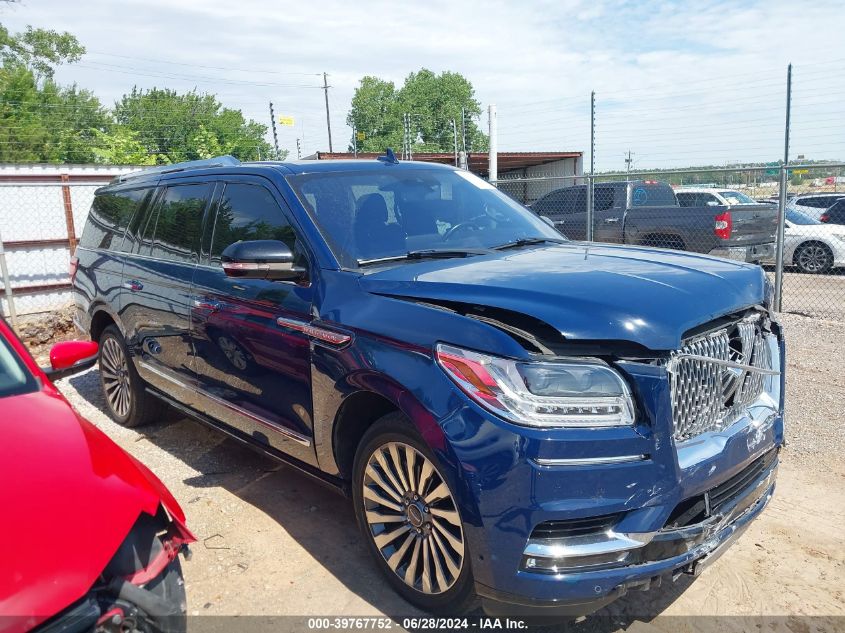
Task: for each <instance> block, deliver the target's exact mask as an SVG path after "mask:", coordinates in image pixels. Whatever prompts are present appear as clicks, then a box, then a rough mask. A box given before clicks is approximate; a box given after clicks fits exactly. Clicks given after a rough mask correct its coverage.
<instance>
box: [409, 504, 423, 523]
mask: <svg viewBox="0 0 845 633" xmlns="http://www.w3.org/2000/svg"><path fill="white" fill-rule="evenodd" d="M408 521H410V522H411V525H413V526H414V527H415V528H418V527H420V526H422V524H423V513H422V510H420V509H419V507H417V506H416V505H410V506H408Z"/></svg>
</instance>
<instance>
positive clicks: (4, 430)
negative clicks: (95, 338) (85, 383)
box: [0, 318, 194, 633]
mask: <svg viewBox="0 0 845 633" xmlns="http://www.w3.org/2000/svg"><path fill="white" fill-rule="evenodd" d="M96 360H97V344H96V343H93V342H90V341H68V342H64V343H57V344H56V345H54V346H53V348H52V350H51V351H50V362H51V367H50V368H49V369H46V370H44V369H41V368H40V367H38V365H36V364H35V361H34V360H33V359H32V357H31V356H30V355H29V353H28V352H27V351H26V348H25V347H24V346H23V344H22V343H21V342H20V340H18V338H17V337H16V336H15V334H14V332H13V331H12V330H11V328H10V327H9V326H8V325H7V324H6V323H5V321H3V319H2V318H0V479H2V481H3V482H5V483H4V485H3V486H0V505H2V507H3V508H5V509H6V511H7V512H6V520H4V521H2V523H0V560H2V561H3V573H2V574H0V631H3V632H4V633H12V632H15V633H17V632H18V631H29V630H30V629H33V628H36V627H37V629H38V630H39V631H68V632H71V631H94V630H95V629H96V630H97V631H101V632H105V631H162V632H165V633H166V632H171V631H184V630H185V617H184V616H185V608H186V605H185V587H184V584H183V581H182V569H181V566H180V563H179V559H178V554H179V552H180V551H186V550H185V549H184V548H186V547H187V544H188V543H190V542H192V541H193V540H194V537H193V535H192V534H191V532H190V531H189V530H188V528H187V527H186V526H185V515H184V514H183V512H182V509H181V508H180V507H179V504H178V503H177V502H176V500H175V499H174V498H173V496H172V495H171V494H170V492H169V491H168V490H167V488H165V487H164V485H163V484H162V483H161V482H160V481H159V480H158V479H157V478H156V476H155V475H153V474H152V473H151V472H150V471H149V470H148V469H147V468H146V467H145V466H144V465H143V464H141V463H140V462H138V461H136V460H135V459H134V458H132V457H130V456H129V455H128V454H127V453H125V452H124V451H123V450H122V449H121V448H120V447H118V446H117V444H115V443H114V442H112V441H111V440H110V439H109V438H108V437H107V436H106V435H105V434H104V433H102V432H101V431H100V430H98V429H97V427H95V426H94V425H93V424H91V423H90V422H88V421H87V420H85V419H84V418H82V417H81V416H80V415H79V414H78V413H77V412H76V411H74V409H73V408H72V407H71V406H70V404H69V403H68V401H67V400H65V398H64V397H63V396H62V394H61V393H60V392H59V391H58V390H57V389H56V388H55V387H54V386H53V383H52V382H51V379H56V378H60V377H63V376H67V375H70V374H72V373H75V372H78V371H81V370H83V369H87V368H89V367H92V366H93V365H94V363H95V362H96Z"/></svg>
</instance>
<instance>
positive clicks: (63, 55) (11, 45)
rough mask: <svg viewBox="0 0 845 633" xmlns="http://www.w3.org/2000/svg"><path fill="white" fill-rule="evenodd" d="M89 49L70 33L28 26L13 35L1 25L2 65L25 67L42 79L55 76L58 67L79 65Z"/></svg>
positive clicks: (0, 57) (0, 53) (0, 55)
mask: <svg viewBox="0 0 845 633" xmlns="http://www.w3.org/2000/svg"><path fill="white" fill-rule="evenodd" d="M84 54H85V47H84V46H82V45H81V44H80V43H79V40H77V39H76V38H75V37H74V36H73V35H71V34H70V33H68V32H66V31H65V32H64V33H59V32H57V31H51V30H47V29H34V28H32V27H31V26H27V27H26V30H25V31H24V32H23V33H15V34H11V33H9V30H8V29H7V28H6V27H4V26H3V25H2V24H0V62H2V65H3V66H4V67H11V66H23V67H24V68H28V69H29V70H31V71H33V73H35V75H36V77H37V78H38V79H41V78H49V77H52V76H53V69H54V66H57V65H59V64H62V63H65V62H76V61H79V59H80V58H81V57H82V55H84Z"/></svg>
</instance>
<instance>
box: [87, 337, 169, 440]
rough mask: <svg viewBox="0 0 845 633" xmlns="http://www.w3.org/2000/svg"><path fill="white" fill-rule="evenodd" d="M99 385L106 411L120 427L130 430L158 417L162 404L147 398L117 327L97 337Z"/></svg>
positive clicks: (148, 395)
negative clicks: (101, 389) (98, 339)
mask: <svg viewBox="0 0 845 633" xmlns="http://www.w3.org/2000/svg"><path fill="white" fill-rule="evenodd" d="M99 366H100V385H101V387H102V388H103V396H104V397H105V401H106V412H107V413H108V414H109V417H111V419H112V420H114V421H115V422H117V423H118V424H120V425H121V426H125V427H129V428H133V427H136V426H143V425H144V424H149V423H150V422H153V421H154V420H155V419H156V418H158V417H159V415H160V413H161V401H160V400H159V399H158V398H156V397H155V396H153V395H150V394H149V393H148V392H147V390H146V386H145V384H144V381H143V379H142V378H141V377H140V376H139V375H138V372H137V371H136V370H135V366H134V365H133V364H132V362H131V361H130V357H129V350H128V348H127V347H126V341H124V339H123V334H121V333H120V330H118V329H117V326H115V325H110V326H108V327H107V328H106V329H105V330H103V333H102V334H101V335H100V365H99Z"/></svg>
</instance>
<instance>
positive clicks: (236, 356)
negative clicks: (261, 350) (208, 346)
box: [217, 336, 247, 370]
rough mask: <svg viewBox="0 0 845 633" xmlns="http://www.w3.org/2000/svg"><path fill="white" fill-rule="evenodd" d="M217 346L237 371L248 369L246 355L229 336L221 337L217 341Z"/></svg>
mask: <svg viewBox="0 0 845 633" xmlns="http://www.w3.org/2000/svg"><path fill="white" fill-rule="evenodd" d="M217 344H218V345H219V346H220V350H221V351H222V352H223V354H225V356H226V358H227V359H228V361H229V362H230V363H232V366H234V367H235V368H236V369H240V370H244V369H246V368H247V362H246V354H245V353H244V351H243V350H242V349H241V346H240V345H238V344H237V343H235V342H234V341H233V340H232V339H230V338H229V337H228V336H221V337H220V338H218V339H217Z"/></svg>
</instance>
